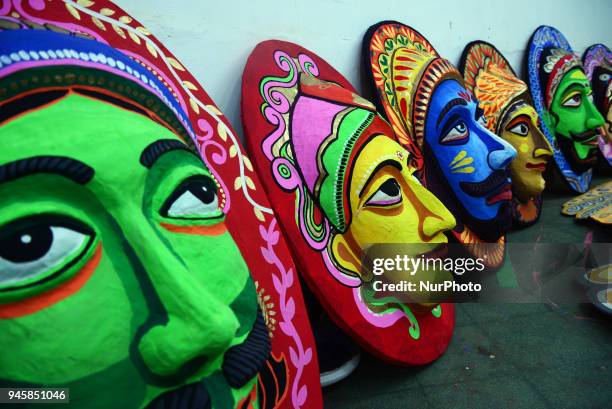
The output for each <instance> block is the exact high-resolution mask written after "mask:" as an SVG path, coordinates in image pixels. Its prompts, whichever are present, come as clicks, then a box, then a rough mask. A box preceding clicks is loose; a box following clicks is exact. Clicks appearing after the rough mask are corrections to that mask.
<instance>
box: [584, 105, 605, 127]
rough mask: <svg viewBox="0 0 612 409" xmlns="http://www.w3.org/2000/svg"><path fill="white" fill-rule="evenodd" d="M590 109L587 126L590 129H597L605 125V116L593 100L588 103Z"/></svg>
mask: <svg viewBox="0 0 612 409" xmlns="http://www.w3.org/2000/svg"><path fill="white" fill-rule="evenodd" d="M587 107H588V108H587V109H588V117H587V120H586V126H587V128H588V129H595V128H599V127H600V126H603V125H604V123H605V120H604V117H603V116H602V115H601V114H600V113H599V111H598V110H597V108H596V107H595V104H593V103H592V102H591V101H589V103H588V104H587Z"/></svg>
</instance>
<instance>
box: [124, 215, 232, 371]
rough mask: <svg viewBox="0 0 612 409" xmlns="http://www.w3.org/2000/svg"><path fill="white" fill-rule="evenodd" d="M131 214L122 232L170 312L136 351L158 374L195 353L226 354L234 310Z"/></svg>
mask: <svg viewBox="0 0 612 409" xmlns="http://www.w3.org/2000/svg"><path fill="white" fill-rule="evenodd" d="M133 215H134V212H129V211H127V210H126V216H127V217H125V218H123V219H124V220H122V222H124V223H123V226H124V234H125V236H126V237H127V239H128V241H129V242H130V244H131V245H132V247H133V248H134V251H135V252H136V255H137V256H138V258H139V260H140V261H141V263H142V264H143V266H144V269H145V270H146V273H147V275H148V277H149V279H150V280H151V283H152V286H153V289H154V290H155V292H156V295H157V296H158V298H159V300H160V302H161V304H162V305H163V307H164V309H165V311H166V313H167V317H168V322H166V323H165V324H158V325H154V326H152V327H150V328H149V329H147V330H146V331H145V333H144V335H143V336H142V338H141V340H140V342H139V344H138V351H139V352H140V354H141V356H142V358H143V360H144V363H145V364H146V366H147V367H148V369H149V370H150V371H151V372H153V373H154V374H156V375H159V376H169V375H173V374H176V373H177V372H178V371H179V370H180V369H181V368H182V367H183V366H184V365H185V364H187V363H190V362H193V361H194V360H195V359H197V358H203V357H204V358H208V359H212V358H214V357H216V356H219V355H222V354H223V353H224V352H225V350H226V349H227V348H228V347H229V344H230V343H231V341H232V340H233V338H234V336H235V334H236V330H237V329H238V327H239V322H238V319H237V317H236V316H235V314H234V312H233V311H232V310H231V309H230V307H229V306H227V305H225V304H224V303H222V302H221V301H219V299H218V298H217V297H216V295H215V294H213V293H211V292H210V291H209V290H208V288H207V287H206V286H205V285H203V283H202V281H201V280H196V279H195V278H194V274H193V272H192V271H189V270H188V269H187V268H186V267H185V265H184V264H183V263H182V262H181V261H180V260H179V259H178V258H177V256H176V254H175V253H173V251H172V250H171V249H170V248H168V246H167V245H166V244H165V243H164V242H163V241H162V240H161V239H160V238H159V236H158V235H157V233H156V232H155V231H154V230H153V228H152V227H151V226H150V225H149V224H148V223H147V222H146V221H144V220H140V219H139V218H135V217H133ZM145 243H146V245H145Z"/></svg>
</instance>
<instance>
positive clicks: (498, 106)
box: [460, 41, 552, 226]
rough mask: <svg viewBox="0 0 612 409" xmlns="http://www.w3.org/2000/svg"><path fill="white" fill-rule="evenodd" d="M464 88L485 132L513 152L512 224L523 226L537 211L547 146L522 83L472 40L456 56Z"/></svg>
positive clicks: (483, 45)
mask: <svg viewBox="0 0 612 409" xmlns="http://www.w3.org/2000/svg"><path fill="white" fill-rule="evenodd" d="M460 67H461V72H463V77H464V80H465V86H466V88H467V89H468V90H469V91H471V92H472V93H474V95H475V96H476V99H477V100H478V104H479V106H480V107H481V108H482V109H483V111H484V116H485V121H486V126H487V128H488V129H489V130H490V131H491V132H494V133H495V134H497V135H498V136H500V137H502V138H503V139H504V140H506V141H507V142H508V143H510V144H511V145H512V146H513V147H514V149H516V151H517V156H516V158H515V159H514V160H513V161H512V163H511V164H510V173H511V175H512V214H513V220H514V223H516V224H517V225H521V226H528V225H531V224H533V223H535V222H536V221H537V219H538V218H539V217H540V211H541V209H542V197H541V194H542V192H543V191H544V187H545V181H544V175H543V173H544V170H545V169H546V165H547V163H548V160H549V159H550V157H551V156H552V147H551V146H550V144H549V143H548V141H547V140H546V137H545V136H544V135H543V134H542V132H541V131H540V117H539V116H538V113H537V112H536V111H535V108H534V107H533V103H532V101H531V96H530V95H529V91H528V89H527V84H525V83H524V82H523V81H521V80H520V79H519V78H518V77H517V76H516V74H515V73H514V71H513V70H512V67H510V64H509V63H508V61H507V60H506V59H505V58H504V56H503V55H502V54H501V53H500V52H499V51H498V50H497V49H496V48H495V47H494V46H493V45H491V44H489V43H486V42H484V41H474V42H472V43H470V44H468V45H467V46H466V48H465V50H464V51H463V55H462V57H461V64H460Z"/></svg>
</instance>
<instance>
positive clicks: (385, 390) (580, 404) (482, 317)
mask: <svg viewBox="0 0 612 409" xmlns="http://www.w3.org/2000/svg"><path fill="white" fill-rule="evenodd" d="M603 180H604V179H603V178H598V179H597V180H596V181H595V182H594V184H595V185H596V184H598V183H601V182H602V181H603ZM570 197H571V196H569V195H567V194H547V196H546V197H545V205H544V209H543V214H542V217H541V220H540V222H539V223H538V224H536V225H534V226H532V227H529V228H527V229H523V230H519V231H515V232H512V233H511V234H510V235H509V236H508V241H509V242H533V241H534V240H535V239H536V238H537V237H538V236H539V237H541V238H543V240H544V241H545V242H548V241H553V242H565V243H582V242H583V241H584V239H585V236H586V234H588V233H590V232H592V233H593V237H594V238H595V240H596V241H603V242H610V241H612V240H610V228H609V227H607V228H604V227H601V226H597V225H595V224H594V223H591V222H587V223H577V222H575V221H574V220H573V219H572V218H570V217H566V216H562V215H560V214H559V211H560V209H561V204H562V203H563V202H564V201H566V200H568V199H569V198H570ZM456 321H457V322H456V328H455V333H454V336H453V339H452V341H451V343H450V345H449V347H448V350H447V352H446V353H445V354H444V355H443V356H442V357H441V358H440V359H438V360H437V361H436V362H434V363H432V364H430V365H428V366H426V367H420V368H402V367H396V366H392V365H389V364H385V363H383V362H381V361H379V360H377V359H376V358H374V357H372V356H369V355H367V354H364V355H363V357H362V361H361V363H360V365H359V367H358V368H357V369H356V371H355V372H354V373H353V374H351V375H350V376H349V377H348V378H347V379H346V380H344V381H342V382H341V383H339V384H336V385H332V386H330V387H328V388H326V389H324V390H323V397H324V401H325V405H326V407H328V408H334V409H335V408H351V409H358V408H444V409H446V408H529V409H536V408H551V409H552V408H554V409H558V408H580V409H583V408H612V317H611V316H607V315H604V314H602V313H600V312H599V311H598V310H596V309H595V308H594V307H593V306H591V305H590V304H576V305H560V306H555V305H552V304H544V303H541V304H457V305H456Z"/></svg>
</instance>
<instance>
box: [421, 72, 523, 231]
mask: <svg viewBox="0 0 612 409" xmlns="http://www.w3.org/2000/svg"><path fill="white" fill-rule="evenodd" d="M429 110H430V112H429V115H428V117H427V120H426V122H425V141H426V143H427V144H428V145H429V147H430V148H431V151H432V153H433V156H434V157H435V160H436V162H437V164H438V167H439V169H440V170H441V172H442V174H443V175H444V179H445V180H446V182H447V184H448V186H450V188H451V190H452V192H453V193H454V195H455V196H456V197H457V199H458V200H459V201H460V202H461V205H462V207H463V208H464V209H465V210H466V211H467V213H469V214H470V215H471V216H472V217H474V218H476V219H480V220H491V219H493V218H495V217H497V215H498V213H499V210H500V207H501V206H502V204H504V203H507V202H508V200H510V198H511V197H512V196H511V192H510V178H509V175H508V173H507V167H508V165H509V164H510V162H511V161H512V159H514V157H515V156H516V150H515V149H514V148H513V147H512V146H511V145H510V144H509V143H507V142H506V141H504V140H503V139H501V138H499V137H498V136H496V135H495V134H493V133H491V132H490V131H489V130H487V128H486V127H485V121H484V116H483V114H482V110H481V109H480V108H479V107H478V104H477V102H476V101H475V99H474V97H473V96H472V95H471V94H470V93H468V92H467V91H466V90H465V88H464V87H463V86H462V85H461V84H459V82H457V81H455V80H452V79H449V80H445V81H443V82H442V83H441V84H440V85H439V86H438V87H437V88H436V89H435V90H434V92H433V95H432V99H431V103H430V106H429Z"/></svg>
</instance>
